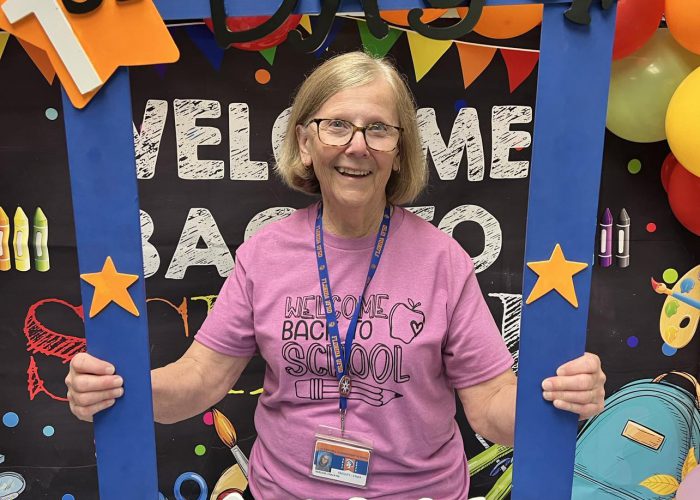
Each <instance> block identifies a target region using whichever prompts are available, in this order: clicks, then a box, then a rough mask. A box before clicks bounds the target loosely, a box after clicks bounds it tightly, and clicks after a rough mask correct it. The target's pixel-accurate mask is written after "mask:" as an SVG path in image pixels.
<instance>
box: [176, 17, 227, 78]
mask: <svg viewBox="0 0 700 500" xmlns="http://www.w3.org/2000/svg"><path fill="white" fill-rule="evenodd" d="M185 32H186V33H187V36H189V37H190V40H192V42H194V44H195V46H196V47H197V48H198V49H199V51H200V52H201V53H202V54H204V57H206V58H207V60H208V61H209V63H210V64H211V65H212V66H213V67H214V68H215V69H216V70H217V71H219V70H221V64H222V63H223V61H224V50H223V49H222V48H221V47H219V45H218V44H217V43H216V40H215V39H214V35H213V34H212V32H211V31H209V28H207V27H206V25H204V24H196V25H193V26H187V27H185Z"/></svg>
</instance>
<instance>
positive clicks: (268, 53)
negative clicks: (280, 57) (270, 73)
mask: <svg viewBox="0 0 700 500" xmlns="http://www.w3.org/2000/svg"><path fill="white" fill-rule="evenodd" d="M276 52H277V47H270V48H269V49H265V50H261V51H260V55H262V56H263V57H264V58H265V60H266V61H267V62H268V63H269V64H270V66H272V65H273V64H274V63H275V53H276Z"/></svg>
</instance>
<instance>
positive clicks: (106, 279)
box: [80, 256, 139, 318]
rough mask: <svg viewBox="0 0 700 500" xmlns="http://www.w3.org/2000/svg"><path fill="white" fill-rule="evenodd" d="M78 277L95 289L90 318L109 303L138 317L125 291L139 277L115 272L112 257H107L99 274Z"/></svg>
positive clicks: (137, 312) (134, 305)
mask: <svg viewBox="0 0 700 500" xmlns="http://www.w3.org/2000/svg"><path fill="white" fill-rule="evenodd" d="M80 277H81V278H82V279H83V281H86V282H88V283H90V284H91V285H92V286H94V287H95V293H94V294H93V296H92V304H91V305H90V317H91V318H92V317H94V316H95V315H97V314H98V313H99V312H100V311H102V309H104V308H105V307H107V306H108V305H109V303H110V302H114V303H115V304H117V305H118V306H120V307H122V308H123V309H126V310H127V311H128V312H130V313H131V314H133V315H134V316H138V315H139V310H138V309H137V308H136V304H134V301H133V299H132V298H131V295H130V294H129V292H128V290H127V288H129V287H130V286H131V285H133V284H134V283H135V282H136V281H137V280H138V279H139V277H138V275H137V274H124V273H120V272H117V269H116V268H115V267H114V262H112V257H110V256H107V258H106V259H105V263H104V266H102V271H100V272H99V273H87V274H81V275H80Z"/></svg>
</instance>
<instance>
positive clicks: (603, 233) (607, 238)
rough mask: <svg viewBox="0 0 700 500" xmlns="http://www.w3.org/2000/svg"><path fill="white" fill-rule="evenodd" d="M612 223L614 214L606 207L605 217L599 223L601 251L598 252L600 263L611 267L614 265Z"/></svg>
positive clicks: (602, 265)
mask: <svg viewBox="0 0 700 500" xmlns="http://www.w3.org/2000/svg"><path fill="white" fill-rule="evenodd" d="M612 224H613V217H612V214H611V213H610V209H609V208H606V209H605V213H603V218H602V219H601V220H600V223H599V224H598V225H599V227H600V249H599V252H600V253H598V263H599V264H600V266H601V267H610V266H611V265H612V261H613V259H612Z"/></svg>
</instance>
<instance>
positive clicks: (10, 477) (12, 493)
mask: <svg viewBox="0 0 700 500" xmlns="http://www.w3.org/2000/svg"><path fill="white" fill-rule="evenodd" d="M25 486H26V483H25V482H24V478H23V477H22V476H20V475H19V474H17V473H15V472H1V473H0V500H13V499H14V498H17V497H18V496H19V495H20V493H22V492H23V491H24V487H25Z"/></svg>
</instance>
